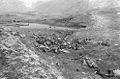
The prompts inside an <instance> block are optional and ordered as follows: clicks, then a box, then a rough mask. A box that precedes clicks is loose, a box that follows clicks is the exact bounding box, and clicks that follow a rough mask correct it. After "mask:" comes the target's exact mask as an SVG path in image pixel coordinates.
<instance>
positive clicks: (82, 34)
mask: <svg viewBox="0 0 120 79" xmlns="http://www.w3.org/2000/svg"><path fill="white" fill-rule="evenodd" d="M113 15H114V16H113ZM116 17H117V15H115V14H110V13H109V14H108V13H105V12H104V11H100V12H98V13H96V12H94V11H93V12H91V14H90V18H91V19H92V21H90V24H91V25H89V23H88V24H87V25H81V24H80V25H74V24H76V23H74V22H77V20H78V19H76V20H75V18H77V17H75V18H74V20H73V18H72V19H70V18H71V17H70V18H63V19H57V20H55V19H54V20H55V23H56V24H57V22H58V23H59V22H60V23H61V21H63V24H66V23H68V26H69V23H73V26H76V27H80V29H76V30H75V29H71V30H70V28H68V29H61V30H60V29H57V28H56V29H55V27H54V28H53V27H51V25H50V27H49V28H40V26H39V25H38V26H36V27H39V28H36V27H35V28H34V26H33V28H30V27H29V25H28V26H26V23H25V27H27V28H21V27H12V25H10V26H2V25H1V26H0V79H120V62H119V60H120V55H119V52H120V42H119V39H120V34H119V24H118V22H119V18H117V19H116ZM78 18H79V17H78ZM10 20H11V19H10ZM71 20H72V21H74V22H72V21H71ZM13 21H14V22H15V23H16V20H13ZM13 21H11V22H13ZM56 21H57V22H56ZM78 21H79V20H78ZM80 21H81V20H80ZM17 22H18V21H17ZM87 22H88V21H87ZM1 23H2V22H1ZM7 23H8V24H9V22H7ZM18 23H19V24H20V23H21V21H20V22H18ZM77 23H79V22H77ZM48 24H49V23H48ZM56 24H55V25H56ZM114 24H116V25H115V26H114V27H113V25H114ZM22 25H23V26H24V24H22ZM88 25H89V26H88ZM48 26H49V25H48ZM63 26H66V25H63ZM73 26H72V27H73ZM81 27H82V28H81ZM73 28H74V27H73Z"/></svg>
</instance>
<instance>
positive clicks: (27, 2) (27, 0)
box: [20, 0, 50, 8]
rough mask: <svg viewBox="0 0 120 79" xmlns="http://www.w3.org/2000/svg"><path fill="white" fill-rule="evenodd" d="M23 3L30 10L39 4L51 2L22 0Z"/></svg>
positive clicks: (46, 0) (45, 0)
mask: <svg viewBox="0 0 120 79" xmlns="http://www.w3.org/2000/svg"><path fill="white" fill-rule="evenodd" d="M20 1H21V2H23V4H24V5H25V6H26V7H28V8H32V7H33V6H34V5H35V4H36V3H37V2H48V1H50V0H20Z"/></svg>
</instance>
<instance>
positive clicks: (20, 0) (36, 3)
mask: <svg viewBox="0 0 120 79" xmlns="http://www.w3.org/2000/svg"><path fill="white" fill-rule="evenodd" d="M87 4H88V5H89V6H88V7H92V8H98V7H106V6H109V7H111V6H118V5H120V0H0V12H4V11H20V12H24V11H29V10H37V11H39V10H40V11H44V10H46V11H48V10H51V11H53V12H54V9H56V11H58V10H60V11H63V10H64V9H66V8H70V7H71V6H72V7H74V6H75V7H79V8H83V7H85V8H86V6H87ZM76 5H77V6H76ZM57 9H58V10H57Z"/></svg>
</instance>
